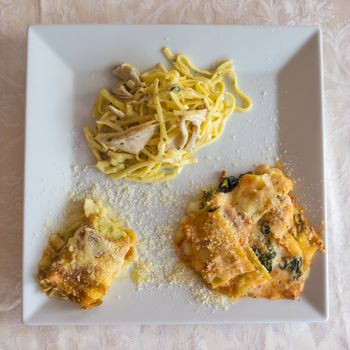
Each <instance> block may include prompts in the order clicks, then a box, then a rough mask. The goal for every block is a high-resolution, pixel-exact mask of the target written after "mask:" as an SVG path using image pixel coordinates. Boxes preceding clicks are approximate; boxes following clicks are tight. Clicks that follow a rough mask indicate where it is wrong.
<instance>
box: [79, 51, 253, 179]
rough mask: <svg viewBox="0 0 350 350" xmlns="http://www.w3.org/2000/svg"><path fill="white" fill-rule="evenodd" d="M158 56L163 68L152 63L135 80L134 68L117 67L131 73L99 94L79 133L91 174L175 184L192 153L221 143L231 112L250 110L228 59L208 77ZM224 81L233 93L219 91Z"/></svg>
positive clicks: (179, 58) (177, 58)
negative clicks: (91, 161) (90, 157)
mask: <svg viewBox="0 0 350 350" xmlns="http://www.w3.org/2000/svg"><path fill="white" fill-rule="evenodd" d="M163 53H164V55H165V57H166V58H167V59H168V60H169V62H170V63H171V65H172V68H171V69H170V70H168V69H167V68H166V67H165V66H164V65H163V64H158V65H156V66H155V67H154V68H151V69H149V70H147V71H145V72H143V73H142V74H141V75H140V76H136V75H137V74H138V72H137V70H136V69H135V68H134V67H132V66H130V65H127V64H126V65H122V67H123V69H124V68H125V69H127V68H128V69H129V70H130V71H131V73H135V72H137V74H136V75H135V74H134V78H133V77H131V78H130V77H125V76H123V72H121V71H119V75H118V72H117V74H115V75H117V76H118V77H119V79H120V80H122V81H121V82H120V83H119V85H117V87H118V89H117V90H113V89H112V90H111V92H109V91H107V90H106V89H102V90H101V91H100V93H99V97H98V100H97V102H96V104H95V106H94V111H93V116H94V117H95V118H96V127H95V128H94V129H93V130H91V129H90V128H88V127H85V128H84V134H85V137H86V139H87V141H88V144H89V147H90V149H91V151H92V152H93V154H94V155H95V157H96V158H97V165H96V166H97V168H98V169H99V170H100V171H102V172H103V173H105V174H108V175H109V176H111V177H112V178H113V179H115V180H117V179H126V180H130V181H136V182H143V183H157V182H163V181H167V180H169V179H172V178H174V177H175V176H176V175H177V174H179V173H180V171H181V169H182V168H183V166H184V165H185V164H191V163H195V162H196V161H197V159H196V158H195V157H194V153H195V152H196V151H198V150H199V149H201V148H202V147H204V146H206V145H208V144H210V143H212V142H214V141H215V140H217V139H218V138H219V137H220V135H221V134H222V132H223V130H224V127H225V123H226V120H227V119H228V118H229V117H230V115H231V114H232V112H233V111H237V112H246V111H248V110H249V109H250V108H251V106H252V101H251V99H250V98H249V97H248V96H247V95H246V94H244V93H243V92H242V91H241V90H240V89H239V87H238V80H237V75H236V72H235V70H234V67H233V62H232V61H231V60H228V61H225V62H223V63H222V64H220V65H219V66H218V67H217V68H216V69H215V70H214V71H208V70H203V69H199V68H197V67H196V66H194V65H193V64H192V63H191V61H190V60H189V59H188V57H186V56H185V55H183V54H179V55H174V54H173V53H172V52H171V51H170V49H168V48H164V49H163ZM132 69H133V71H132ZM227 78H228V79H229V80H230V81H231V82H232V90H233V93H231V92H228V91H226V84H225V81H228V80H227ZM113 91H116V92H115V93H113ZM237 96H238V97H239V100H240V101H241V103H242V105H238V104H237V98H236V97H237Z"/></svg>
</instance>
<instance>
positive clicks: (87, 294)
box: [38, 199, 136, 309]
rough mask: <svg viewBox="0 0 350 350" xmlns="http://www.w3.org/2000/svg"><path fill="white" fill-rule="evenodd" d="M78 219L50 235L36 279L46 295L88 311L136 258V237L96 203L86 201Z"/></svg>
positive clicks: (109, 212) (101, 204)
mask: <svg viewBox="0 0 350 350" xmlns="http://www.w3.org/2000/svg"><path fill="white" fill-rule="evenodd" d="M77 216H78V217H76V218H74V220H73V223H71V224H70V225H69V226H68V227H66V228H64V229H63V230H62V231H60V232H58V233H55V234H53V235H52V236H51V238H50V240H49V243H48V246H47V247H46V249H45V251H44V253H43V256H42V259H41V261H40V264H39V273H38V280H39V283H40V286H41V289H42V291H43V292H45V293H47V294H48V295H49V296H55V297H58V298H63V299H70V300H71V301H73V302H75V303H77V304H79V305H80V306H81V308H83V309H89V308H92V307H95V306H98V305H100V304H101V303H102V298H103V297H104V296H105V295H106V294H107V290H108V288H109V286H110V285H111V283H112V282H113V280H114V279H115V278H116V277H117V276H118V274H120V272H121V271H122V269H123V268H125V267H126V266H127V265H128V264H129V263H131V262H132V261H133V260H134V259H135V256H136V252H135V243H136V235H135V233H134V232H133V231H132V230H130V229H128V228H126V227H123V226H122V225H121V224H120V223H119V222H118V220H117V218H116V217H115V215H114V213H113V212H112V210H111V209H110V208H109V207H107V206H106V205H104V204H103V203H102V202H100V201H98V200H93V199H85V201H84V204H83V210H81V211H80V213H79V214H77Z"/></svg>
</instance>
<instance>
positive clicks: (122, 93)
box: [112, 84, 133, 100]
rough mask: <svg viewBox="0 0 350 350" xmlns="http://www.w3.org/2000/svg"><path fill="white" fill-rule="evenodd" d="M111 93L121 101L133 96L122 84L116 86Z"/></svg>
mask: <svg viewBox="0 0 350 350" xmlns="http://www.w3.org/2000/svg"><path fill="white" fill-rule="evenodd" d="M112 93H113V94H114V95H116V96H117V97H119V98H121V99H122V100H128V99H130V98H133V95H132V94H131V93H130V92H129V91H128V90H127V89H126V87H125V86H124V85H123V84H117V86H115V87H114V88H113V89H112Z"/></svg>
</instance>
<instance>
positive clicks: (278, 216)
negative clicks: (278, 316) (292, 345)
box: [175, 165, 324, 300]
mask: <svg viewBox="0 0 350 350" xmlns="http://www.w3.org/2000/svg"><path fill="white" fill-rule="evenodd" d="M292 190H293V181H292V180H291V179H290V178H288V177H287V176H286V175H285V174H284V173H283V171H282V169H281V167H280V166H275V167H269V166H267V165H263V166H260V167H258V168H257V169H256V170H255V171H254V172H251V173H247V174H243V175H241V176H240V177H238V178H235V177H233V176H229V177H226V176H225V175H223V178H222V179H221V182H220V185H219V186H218V187H216V188H212V189H211V190H210V191H208V192H204V193H203V196H202V198H201V200H200V201H198V202H196V203H190V205H189V213H188V215H187V216H186V217H185V218H184V219H183V220H182V222H181V225H180V226H181V227H180V229H181V232H179V233H178V234H177V236H176V238H175V244H176V248H177V252H178V255H179V256H180V258H181V259H182V260H183V261H184V262H185V263H187V264H188V265H189V266H190V267H192V268H193V270H194V271H196V272H197V273H199V274H200V275H201V276H202V278H203V280H204V282H205V283H206V284H207V285H208V286H209V287H210V288H212V289H215V290H217V291H218V292H220V293H222V294H225V295H227V296H229V297H230V298H232V299H233V300H237V299H239V298H241V297H245V296H252V297H265V298H270V299H278V298H289V299H295V298H297V297H298V296H299V295H300V293H301V292H302V290H303V288H304V284H305V280H306V278H307V277H308V274H309V270H310V264H311V261H312V258H313V256H314V254H315V253H316V251H317V250H319V251H323V250H324V247H323V242H322V239H321V238H320V237H319V235H318V234H317V233H316V232H315V230H314V228H313V227H312V226H311V225H310V224H309V221H308V219H307V218H306V216H305V214H304V211H303V209H302V208H300V207H299V206H298V205H297V203H296V201H295V199H294V197H293V196H292V195H291V191H292Z"/></svg>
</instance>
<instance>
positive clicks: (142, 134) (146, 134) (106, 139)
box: [95, 121, 157, 154]
mask: <svg viewBox="0 0 350 350" xmlns="http://www.w3.org/2000/svg"><path fill="white" fill-rule="evenodd" d="M156 129H157V124H155V123H154V122H153V121H151V122H147V123H143V124H140V125H137V126H133V127H131V128H129V129H127V130H125V131H122V132H116V133H109V134H108V135H103V134H100V135H97V136H96V137H95V139H96V141H98V142H99V143H101V144H102V145H104V146H105V147H107V148H108V149H111V150H113V151H124V152H128V153H132V154H138V153H140V151H141V150H142V149H143V148H144V147H145V145H146V144H147V143H148V141H149V140H150V139H151V138H152V136H153V135H154V133H155V132H156Z"/></svg>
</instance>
